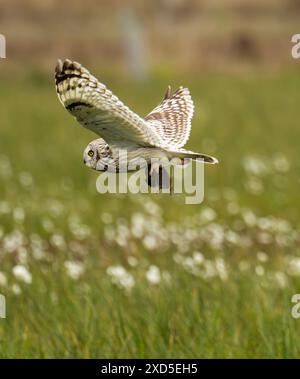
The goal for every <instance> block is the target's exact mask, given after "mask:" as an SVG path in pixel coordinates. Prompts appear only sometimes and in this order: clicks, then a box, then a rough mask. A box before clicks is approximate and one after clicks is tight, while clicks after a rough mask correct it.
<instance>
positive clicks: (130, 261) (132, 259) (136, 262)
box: [127, 255, 138, 267]
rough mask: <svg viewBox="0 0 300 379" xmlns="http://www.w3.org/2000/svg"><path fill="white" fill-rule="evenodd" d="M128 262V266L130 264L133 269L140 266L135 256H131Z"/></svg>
mask: <svg viewBox="0 0 300 379" xmlns="http://www.w3.org/2000/svg"><path fill="white" fill-rule="evenodd" d="M127 262H128V264H129V266H131V267H136V266H137V265H138V260H137V258H136V257H134V256H132V255H131V256H130V257H128V258H127Z"/></svg>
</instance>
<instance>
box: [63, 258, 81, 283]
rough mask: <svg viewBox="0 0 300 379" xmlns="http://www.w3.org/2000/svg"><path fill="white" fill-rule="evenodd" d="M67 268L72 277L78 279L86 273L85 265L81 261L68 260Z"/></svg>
mask: <svg viewBox="0 0 300 379" xmlns="http://www.w3.org/2000/svg"><path fill="white" fill-rule="evenodd" d="M65 268H66V271H67V274H68V275H69V277H70V278H72V279H74V280H78V279H79V278H80V276H81V275H82V274H83V273H84V265H83V264H82V263H81V262H76V261H66V262H65Z"/></svg>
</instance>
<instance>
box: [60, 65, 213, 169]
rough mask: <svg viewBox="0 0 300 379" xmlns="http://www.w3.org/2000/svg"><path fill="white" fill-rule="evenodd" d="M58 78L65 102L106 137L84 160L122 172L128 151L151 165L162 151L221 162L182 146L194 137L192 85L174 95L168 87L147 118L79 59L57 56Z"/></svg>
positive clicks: (130, 158)
mask: <svg viewBox="0 0 300 379" xmlns="http://www.w3.org/2000/svg"><path fill="white" fill-rule="evenodd" d="M55 83H56V90H57V94H58V97H59V99H60V101H61V103H62V104H63V106H64V107H65V108H66V109H67V110H68V111H69V112H70V113H71V114H72V115H73V116H74V117H75V118H76V119H77V121H78V122H79V123H80V124H82V125H83V126H84V127H86V128H87V129H90V130H92V131H93V132H95V133H96V134H97V135H99V136H100V137H101V138H98V139H95V140H94V141H92V142H90V143H89V144H88V146H87V147H86V149H85V151H84V156H83V159H84V163H85V164H86V165H87V166H89V167H91V168H93V169H95V170H99V171H106V170H110V169H112V171H115V170H116V171H118V170H119V169H120V167H121V166H122V157H123V156H124V153H122V152H124V151H126V159H127V162H129V161H134V160H138V159H139V158H142V159H143V161H144V162H146V164H147V165H149V164H150V161H151V159H152V158H160V157H162V156H164V157H167V158H169V159H171V158H175V157H176V158H178V162H182V161H183V159H184V158H191V159H196V158H199V159H202V160H203V161H204V162H206V163H212V164H214V163H217V162H218V161H217V159H216V158H214V157H211V156H209V155H205V154H201V153H195V152H193V151H189V150H185V149H183V148H182V147H183V146H184V145H185V144H186V142H187V140H188V138H189V135H190V131H191V120H192V116H193V112H194V104H193V101H192V99H191V96H190V93H189V90H188V89H187V88H183V87H180V88H178V89H177V91H175V92H174V93H173V94H172V93H171V88H170V86H169V87H168V89H167V92H166V94H165V96H164V98H163V100H162V102H161V103H160V104H159V105H158V106H157V107H156V108H154V109H153V110H152V111H151V112H150V113H149V114H148V115H147V116H146V117H144V118H142V117H140V116H138V115H137V114H136V113H134V112H133V111H132V110H130V109H129V108H128V107H127V106H126V105H124V104H123V103H122V102H121V101H120V100H119V99H118V98H117V97H116V96H115V95H113V94H112V92H111V91H110V90H109V89H107V88H106V86H105V85H104V84H102V83H100V82H99V81H98V80H97V79H96V78H95V77H94V76H92V75H91V74H90V73H89V71H88V70H87V69H85V68H84V67H82V66H81V64H79V63H77V62H72V61H70V60H69V59H66V60H65V61H64V62H62V61H61V60H58V63H57V66H56V70H55ZM139 168H140V167H139ZM127 170H130V168H128V167H127Z"/></svg>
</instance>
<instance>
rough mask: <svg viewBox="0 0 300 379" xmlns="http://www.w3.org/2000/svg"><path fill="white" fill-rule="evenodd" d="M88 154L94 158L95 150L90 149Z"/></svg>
mask: <svg viewBox="0 0 300 379" xmlns="http://www.w3.org/2000/svg"><path fill="white" fill-rule="evenodd" d="M88 155H89V156H90V157H91V158H93V156H94V152H93V150H90V151H89V152H88Z"/></svg>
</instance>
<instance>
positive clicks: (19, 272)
mask: <svg viewBox="0 0 300 379" xmlns="http://www.w3.org/2000/svg"><path fill="white" fill-rule="evenodd" d="M13 274H14V276H15V277H16V279H18V280H20V281H22V282H24V283H27V284H31V283H32V275H31V273H30V272H29V271H28V269H27V268H26V267H25V266H22V265H16V266H14V267H13Z"/></svg>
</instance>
